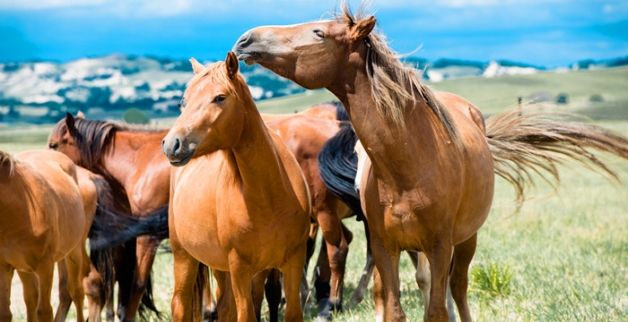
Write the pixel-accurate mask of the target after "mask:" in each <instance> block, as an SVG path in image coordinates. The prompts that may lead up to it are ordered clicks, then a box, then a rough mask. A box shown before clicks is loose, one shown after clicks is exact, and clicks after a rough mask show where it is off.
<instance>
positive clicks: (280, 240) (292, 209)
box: [162, 52, 311, 321]
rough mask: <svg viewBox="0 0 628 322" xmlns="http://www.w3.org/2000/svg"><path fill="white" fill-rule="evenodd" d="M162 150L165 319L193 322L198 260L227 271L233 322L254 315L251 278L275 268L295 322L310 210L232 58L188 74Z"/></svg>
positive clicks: (299, 176) (289, 158)
mask: <svg viewBox="0 0 628 322" xmlns="http://www.w3.org/2000/svg"><path fill="white" fill-rule="evenodd" d="M162 146H163V151H164V154H165V155H166V156H167V157H168V160H169V161H170V164H172V165H173V166H175V167H177V168H176V169H174V170H173V171H172V174H171V183H170V190H171V193H170V203H169V227H170V234H169V237H170V242H171V245H172V252H173V257H174V272H175V287H174V294H173V297H172V318H173V320H174V321H190V320H192V319H193V317H195V313H196V312H195V311H196V310H195V308H194V305H193V303H194V302H199V301H198V298H199V297H200V295H199V294H195V292H194V285H195V280H196V277H197V275H198V274H197V271H198V267H199V263H201V262H202V263H203V264H205V265H207V266H209V267H212V268H213V269H214V270H215V271H216V270H217V271H221V272H228V274H229V276H230V281H231V288H232V292H233V295H234V297H235V300H236V307H237V320H238V321H251V320H254V319H255V314H254V305H253V301H252V293H251V292H252V289H251V284H252V280H253V277H254V275H255V274H256V273H258V272H261V271H263V270H266V269H269V268H277V269H279V270H280V271H281V272H282V273H283V276H284V292H285V295H286V313H285V317H286V320H287V321H302V320H303V314H302V311H301V304H300V300H299V292H300V290H299V289H300V283H301V278H302V274H303V265H304V261H305V253H306V240H307V237H308V229H309V223H310V212H311V202H310V196H309V191H308V188H307V183H306V182H305V178H304V176H303V173H302V172H301V169H300V167H299V164H298V163H297V161H296V159H295V158H294V156H293V155H292V153H290V151H289V150H288V149H287V147H286V146H285V145H284V143H283V142H282V141H281V139H280V138H279V137H278V136H276V135H274V134H273V133H272V132H270V131H268V130H267V129H266V126H265V125H264V123H263V121H262V118H261V116H260V114H259V112H258V111H257V108H256V106H255V103H254V102H253V98H252V97H251V94H250V92H249V90H248V87H247V85H246V83H245V81H244V79H243V78H242V76H241V75H240V74H239V73H238V59H237V58H236V56H235V54H233V53H232V52H230V53H228V54H227V57H226V59H225V61H224V62H217V63H214V64H211V65H209V66H207V67H204V68H203V70H201V71H197V72H196V73H195V75H194V77H193V78H192V80H191V81H190V82H189V83H188V85H187V88H186V90H185V93H184V95H183V104H182V112H181V115H180V116H179V117H178V118H177V120H176V122H175V124H174V126H173V127H172V128H171V129H170V131H169V132H168V134H167V135H166V136H165V138H164V140H163V142H162ZM261 245H263V247H260V246H261ZM195 300H196V301H195ZM197 318H198V317H197Z"/></svg>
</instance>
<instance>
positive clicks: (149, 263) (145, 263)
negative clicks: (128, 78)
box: [124, 236, 160, 321]
mask: <svg viewBox="0 0 628 322" xmlns="http://www.w3.org/2000/svg"><path fill="white" fill-rule="evenodd" d="M159 242H160V240H159V238H157V237H155V236H139V237H137V241H136V243H137V244H136V246H137V248H136V250H135V254H136V256H137V267H136V270H135V275H134V276H133V281H134V283H133V284H132V288H131V296H130V297H129V303H128V305H127V308H126V315H125V319H124V321H134V320H135V316H136V314H137V311H138V309H139V306H140V302H141V300H142V296H143V295H144V291H145V290H146V284H147V283H148V279H149V276H150V274H151V269H152V267H153V262H154V261H155V254H156V253H157V247H159Z"/></svg>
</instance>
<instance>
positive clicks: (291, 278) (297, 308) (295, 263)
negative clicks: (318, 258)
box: [281, 245, 305, 322]
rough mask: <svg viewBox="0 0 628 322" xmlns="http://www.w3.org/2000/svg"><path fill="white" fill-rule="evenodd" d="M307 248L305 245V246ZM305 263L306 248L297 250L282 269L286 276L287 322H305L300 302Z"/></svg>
mask: <svg viewBox="0 0 628 322" xmlns="http://www.w3.org/2000/svg"><path fill="white" fill-rule="evenodd" d="M303 246H305V245H303ZM304 261H305V247H303V248H302V249H300V250H297V251H296V252H295V253H294V254H292V256H291V257H290V258H288V260H287V261H286V262H285V263H284V265H283V266H282V267H281V272H282V273H283V276H284V293H285V294H286V315H285V320H286V321H287V322H295V321H296V322H303V311H302V309H301V301H300V300H299V295H300V293H299V285H300V283H301V278H302V277H303V262H304Z"/></svg>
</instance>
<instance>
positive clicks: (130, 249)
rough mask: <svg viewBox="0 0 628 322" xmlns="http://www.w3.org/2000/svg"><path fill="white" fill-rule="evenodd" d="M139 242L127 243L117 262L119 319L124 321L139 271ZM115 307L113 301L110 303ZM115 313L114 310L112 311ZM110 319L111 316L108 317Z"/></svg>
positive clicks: (131, 241)
mask: <svg viewBox="0 0 628 322" xmlns="http://www.w3.org/2000/svg"><path fill="white" fill-rule="evenodd" d="M136 245H137V241H136V240H135V239H133V240H130V241H129V242H127V243H126V244H125V245H124V247H122V248H121V250H120V253H118V254H117V255H118V256H117V258H116V260H115V266H116V270H115V271H116V281H117V282H118V311H117V314H118V319H119V320H120V321H124V317H125V316H126V312H127V305H128V303H129V298H130V296H131V292H132V289H133V277H134V275H135V271H136V270H137V268H136V266H137V256H136V255H135V254H136V251H135V248H136ZM110 303H111V304H110V305H111V306H113V301H111V302H110ZM108 310H109V309H108ZM111 312H113V310H112V311H111ZM107 319H109V316H108V317H107Z"/></svg>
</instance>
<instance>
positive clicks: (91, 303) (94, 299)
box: [83, 265, 105, 322]
mask: <svg viewBox="0 0 628 322" xmlns="http://www.w3.org/2000/svg"><path fill="white" fill-rule="evenodd" d="M83 288H84V289H85V295H86V296H87V307H88V317H87V320H88V321H89V322H100V321H101V317H100V312H101V311H102V308H103V304H104V301H105V296H104V295H105V294H104V293H105V292H104V289H103V288H104V286H103V282H102V278H101V276H100V274H99V273H98V271H97V270H96V268H95V267H94V266H93V265H90V271H89V274H87V276H86V277H85V278H84V279H83Z"/></svg>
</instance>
